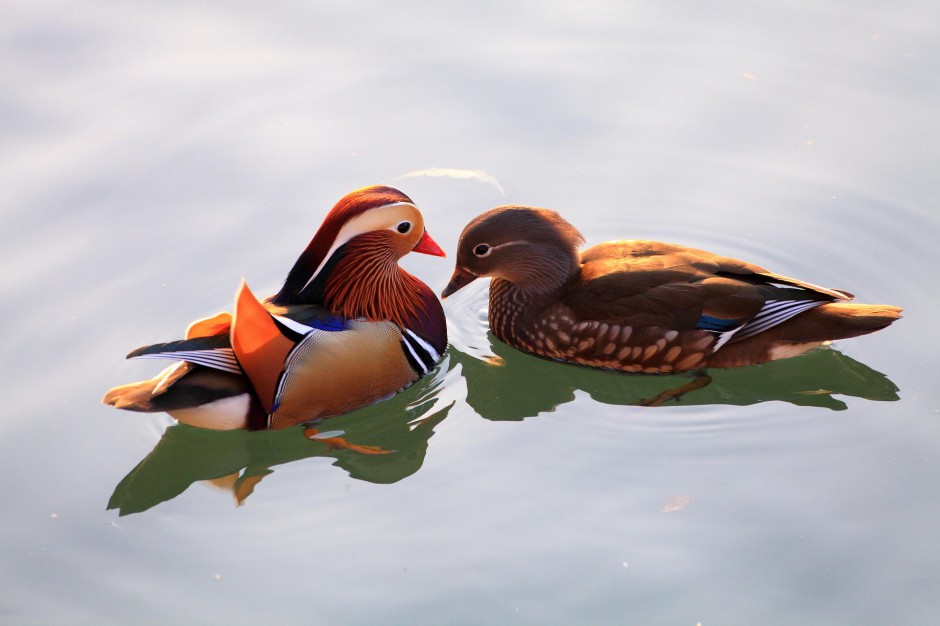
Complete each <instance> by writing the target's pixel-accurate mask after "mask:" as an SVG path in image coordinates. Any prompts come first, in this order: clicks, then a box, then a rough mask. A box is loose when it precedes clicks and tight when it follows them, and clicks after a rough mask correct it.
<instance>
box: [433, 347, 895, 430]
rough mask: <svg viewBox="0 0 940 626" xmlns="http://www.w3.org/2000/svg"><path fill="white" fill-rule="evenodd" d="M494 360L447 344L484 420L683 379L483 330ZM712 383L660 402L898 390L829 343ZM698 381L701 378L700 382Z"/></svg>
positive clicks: (612, 399)
mask: <svg viewBox="0 0 940 626" xmlns="http://www.w3.org/2000/svg"><path fill="white" fill-rule="evenodd" d="M488 338H489V342H490V349H491V351H492V352H491V353H492V354H493V355H494V357H495V358H492V357H491V358H487V359H481V358H478V357H475V356H471V355H469V354H465V353H462V352H460V351H458V350H455V349H453V348H451V360H452V361H453V362H454V364H455V365H456V364H459V365H460V366H461V373H462V374H463V376H464V378H465V379H466V381H467V404H469V405H470V406H471V407H473V409H474V410H475V411H476V412H477V413H478V414H479V415H480V416H482V417H484V418H486V419H490V420H521V419H525V418H526V417H531V416H533V415H537V414H539V413H543V412H546V411H552V410H553V409H555V407H557V406H559V405H561V404H564V403H566V402H570V401H572V400H574V397H575V391H576V390H582V391H584V392H586V393H588V394H589V395H590V396H591V398H593V399H594V400H597V401H599V402H604V403H606V404H623V405H636V404H642V403H643V402H645V401H648V400H650V399H652V398H656V397H657V396H659V395H660V394H663V393H664V392H669V391H670V390H673V389H676V388H679V387H681V386H682V385H686V384H688V383H689V382H690V380H692V377H691V376H690V375H688V374H675V375H649V374H623V373H620V372H608V371H600V370H596V369H591V368H587V367H579V366H575V365H568V364H562V363H555V362H552V361H549V360H545V359H541V358H539V357H535V356H532V355H529V354H525V353H523V352H519V351H518V350H515V349H513V348H511V347H509V346H507V345H506V344H504V343H502V342H501V341H499V340H497V339H496V338H495V337H494V336H493V334H492V333H488ZM708 375H709V376H710V377H711V379H712V380H711V382H710V383H709V384H707V385H706V386H704V387H702V388H700V389H696V390H694V391H689V392H688V393H685V394H683V395H681V397H679V398H677V399H674V400H668V401H666V402H665V403H664V404H663V406H670V405H674V404H675V403H681V404H683V405H704V404H728V405H737V406H743V405H749V404H756V403H758V402H767V401H769V400H780V401H783V402H789V403H791V404H795V405H799V406H816V407H824V408H829V409H833V410H837V411H838V410H843V409H845V408H846V404H845V403H844V402H843V401H841V400H839V399H837V398H835V397H833V396H834V395H843V396H855V397H859V398H866V399H868V400H886V401H894V400H897V399H898V394H897V392H898V388H897V386H895V384H894V383H892V382H891V381H890V380H888V378H887V377H886V376H885V375H884V374H882V373H881V372H877V371H875V370H873V369H871V368H870V367H868V366H867V365H864V364H862V363H859V362H858V361H856V360H854V359H851V358H849V357H847V356H845V355H844V354H842V353H840V352H838V351H837V350H833V349H831V348H821V349H817V350H814V351H812V352H809V353H807V354H804V355H802V356H799V357H795V358H791V359H784V360H781V361H774V362H771V363H766V364H764V365H758V366H753V367H742V368H735V369H715V370H709V371H708ZM702 382H706V380H703V381H702Z"/></svg>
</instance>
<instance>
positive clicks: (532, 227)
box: [103, 186, 901, 429]
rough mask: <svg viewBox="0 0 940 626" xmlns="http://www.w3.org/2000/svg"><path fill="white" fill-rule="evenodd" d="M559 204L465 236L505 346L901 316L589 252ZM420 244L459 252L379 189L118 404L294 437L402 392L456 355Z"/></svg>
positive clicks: (575, 350) (668, 341) (690, 349)
mask: <svg viewBox="0 0 940 626" xmlns="http://www.w3.org/2000/svg"><path fill="white" fill-rule="evenodd" d="M583 242H584V238H583V237H582V235H581V234H580V233H579V232H578V231H577V229H575V228H574V227H573V226H572V225H571V224H569V223H568V222H567V221H565V220H564V219H563V218H562V217H561V216H560V215H559V214H558V213H557V212H555V211H551V210H548V209H537V208H532V207H525V206H504V207H498V208H496V209H492V210H490V211H487V212H485V213H483V214H481V215H480V216H478V217H477V218H475V219H474V220H473V221H472V222H470V223H469V224H468V225H467V227H466V228H465V229H464V230H463V232H462V233H461V235H460V239H459V242H458V247H457V264H456V268H455V270H454V274H453V276H452V278H451V280H450V282H449V283H448V285H447V286H446V288H445V289H444V291H443V293H442V294H441V295H442V297H444V298H446V297H447V296H449V295H451V294H453V293H454V292H456V291H457V290H459V289H461V288H462V287H464V286H466V285H467V284H468V283H470V282H471V281H473V280H475V279H476V278H482V277H490V278H492V281H491V283H490V293H489V301H490V306H489V323H490V328H491V329H492V331H493V333H494V334H495V335H496V337H497V338H498V339H499V340H501V341H503V342H505V343H507V344H508V345H510V346H512V347H514V348H516V349H519V350H522V351H524V352H528V353H531V354H534V355H536V356H540V357H544V358H548V359H553V360H556V361H562V362H566V363H573V364H577V365H584V366H589V367H596V368H603V369H611V370H619V371H624V372H642V373H669V372H684V371H702V370H704V369H705V368H709V367H717V368H725V367H740V366H747V365H756V364H760V363H765V362H768V361H773V360H776V359H783V358H788V357H793V356H797V355H799V354H803V353H805V352H807V351H809V350H811V349H813V348H816V347H818V346H820V345H822V344H825V343H828V342H830V341H832V340H835V339H845V338H849V337H855V336H858V335H863V334H866V333H870V332H874V331H876V330H879V329H881V328H884V327H885V326H888V325H889V324H891V323H892V322H893V321H895V320H896V319H898V318H899V317H900V312H901V309H899V308H897V307H894V306H889V305H867V304H855V303H851V302H849V301H850V300H852V298H853V296H852V295H851V294H849V293H847V292H844V291H841V290H837V289H828V288H825V287H820V286H818V285H813V284H811V283H807V282H803V281H800V280H796V279H793V278H788V277H786V276H782V275H780V274H775V273H773V272H770V271H767V270H765V269H764V268H762V267H759V266H757V265H753V264H750V263H747V262H744V261H739V260H736V259H732V258H729V257H723V256H718V255H715V254H711V253H709V252H705V251H702V250H696V249H693V248H685V247H682V246H676V245H672V244H666V243H660V242H655V241H641V240H624V241H612V242H607V243H602V244H599V245H596V246H594V247H592V248H589V249H587V250H585V251H584V252H579V251H578V248H579V247H580V245H581V244H582V243H583ZM409 252H419V253H424V254H431V255H436V256H444V252H443V250H441V248H440V247H439V246H438V245H437V244H436V243H435V242H434V240H433V239H431V237H430V235H428V234H427V232H426V231H425V228H424V220H423V218H422V216H421V213H420V212H419V211H418V209H417V208H416V206H415V204H414V203H413V202H412V201H411V199H410V198H408V196H406V195H405V194H403V193H402V192H400V191H398V190H397V189H393V188H391V187H381V186H375V187H366V188H363V189H359V190H357V191H354V192H352V193H350V194H348V195H346V196H345V197H343V198H342V199H341V200H340V201H339V202H338V203H337V204H336V206H334V207H333V209H332V210H331V211H330V212H329V214H328V215H327V216H326V218H325V220H324V222H323V224H322V226H321V227H320V229H319V231H317V233H316V235H315V236H314V238H313V240H312V241H311V242H310V244H309V245H308V246H307V248H306V249H305V250H304V251H303V253H302V254H301V255H300V258H298V260H297V262H296V263H295V264H294V267H293V269H291V271H290V273H289V274H288V275H287V279H286V280H285V282H284V286H283V287H282V288H281V290H280V291H279V292H277V293H276V294H274V295H273V296H270V297H268V298H266V299H265V300H263V301H259V300H258V299H256V298H255V297H254V295H253V294H252V293H251V291H250V290H249V289H248V287H247V286H246V285H245V284H244V282H242V285H241V286H240V287H239V289H238V292H237V294H236V296H235V305H234V312H233V313H231V314H229V313H219V314H218V315H216V316H214V317H211V318H207V319H204V320H199V321H196V322H193V323H192V324H190V326H189V328H188V329H187V331H186V335H185V339H183V340H180V341H174V342H170V343H164V344H157V345H153V346H147V347H144V348H139V349H137V350H135V351H133V352H131V353H130V354H129V355H128V357H129V358H130V357H140V358H168V359H173V360H175V361H177V362H176V363H175V364H173V365H171V366H170V367H168V368H167V369H165V370H164V371H163V372H161V373H160V374H158V375H157V376H156V377H155V378H153V379H151V380H147V381H143V382H139V383H133V384H130V385H124V386H121V387H116V388H114V389H112V390H111V391H109V392H108V393H107V394H106V395H105V397H104V400H103V402H104V403H105V404H110V405H113V406H115V407H117V408H122V409H129V410H134V411H147V412H167V413H169V414H170V415H171V416H172V417H174V418H175V419H177V420H178V421H180V422H184V423H187V424H190V425H193V426H199V427H204V428H214V429H232V428H249V429H264V428H272V429H278V428H284V427H286V426H290V425H292V424H298V423H303V422H310V421H313V420H317V419H320V418H325V417H329V416H331V415H337V414H340V413H346V412H349V411H352V410H354V409H357V408H360V407H363V406H366V405H368V404H371V403H374V402H377V401H379V400H381V399H383V398H387V397H389V396H391V395H393V394H395V393H397V392H398V391H401V390H402V389H404V388H406V387H408V386H410V385H411V384H413V383H414V382H415V381H417V380H418V379H419V378H421V377H422V376H424V375H425V374H427V373H428V372H429V371H431V370H432V369H433V368H434V367H435V365H436V364H437V363H438V362H439V361H440V359H441V358H442V355H443V353H444V351H445V349H446V347H447V331H446V323H445V318H444V312H443V309H442V307H441V304H440V302H439V301H438V299H437V298H436V297H435V295H434V293H433V292H432V291H431V289H430V288H429V287H428V286H427V285H425V284H424V283H422V282H421V281H420V280H418V279H417V278H415V277H414V276H412V275H411V274H409V273H407V272H406V271H405V270H403V269H402V268H400V267H399V266H398V260H399V259H400V258H402V257H403V256H404V255H406V254H407V253H409Z"/></svg>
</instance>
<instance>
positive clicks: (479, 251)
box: [473, 243, 490, 256]
mask: <svg viewBox="0 0 940 626" xmlns="http://www.w3.org/2000/svg"><path fill="white" fill-rule="evenodd" d="M489 253H490V247H489V245H488V244H485V243H481V244H480V245H478V246H477V247H476V248H474V249H473V254H475V255H477V256H486V255H488V254H489Z"/></svg>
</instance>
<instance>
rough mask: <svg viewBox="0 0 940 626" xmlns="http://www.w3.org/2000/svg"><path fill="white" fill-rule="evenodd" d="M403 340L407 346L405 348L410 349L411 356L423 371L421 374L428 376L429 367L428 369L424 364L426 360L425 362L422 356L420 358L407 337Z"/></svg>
mask: <svg viewBox="0 0 940 626" xmlns="http://www.w3.org/2000/svg"><path fill="white" fill-rule="evenodd" d="M403 339H404V341H402V343H403V344H405V347H406V348H408V352H410V353H411V356H412V357H413V358H414V360H415V361H417V362H418V366H419V367H420V368H421V370H422V372H421V373H422V374H427V373H428V367H427V365H425V364H424V360H423V359H422V358H421V357H420V356H418V354H417V353H416V352H415V349H414V348H413V347H411V342H410V341H408V338H407V337H404V338H403Z"/></svg>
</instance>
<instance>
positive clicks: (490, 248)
mask: <svg viewBox="0 0 940 626" xmlns="http://www.w3.org/2000/svg"><path fill="white" fill-rule="evenodd" d="M528 243H529V242H528V241H524V240H520V241H507V242H506V243H501V244H499V245H498V246H492V245H490V244H488V243H479V244H477V245H476V246H474V248H473V255H474V256H476V257H480V258H482V257H485V256H489V255H490V254H492V253H493V250H499V249H500V248H505V247H506V246H518V245H523V244H528ZM480 246H486V247H487V251H486V252H484V253H483V254H477V252H476V250H477V248H479V247H480Z"/></svg>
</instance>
